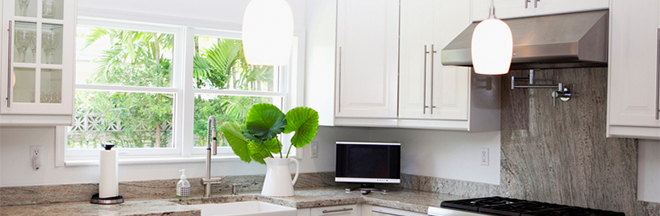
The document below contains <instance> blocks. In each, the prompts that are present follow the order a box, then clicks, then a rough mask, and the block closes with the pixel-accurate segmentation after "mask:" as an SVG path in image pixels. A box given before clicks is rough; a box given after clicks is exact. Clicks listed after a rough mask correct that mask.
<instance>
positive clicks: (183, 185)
mask: <svg viewBox="0 0 660 216" xmlns="http://www.w3.org/2000/svg"><path fill="white" fill-rule="evenodd" d="M179 172H181V180H179V182H178V183H176V198H179V199H181V198H188V197H190V182H188V180H187V179H186V170H185V169H181V170H179Z"/></svg>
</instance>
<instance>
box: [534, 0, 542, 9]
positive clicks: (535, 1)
mask: <svg viewBox="0 0 660 216" xmlns="http://www.w3.org/2000/svg"><path fill="white" fill-rule="evenodd" d="M540 1H541V0H534V8H537V7H538V6H539V5H538V3H539V2H540Z"/></svg>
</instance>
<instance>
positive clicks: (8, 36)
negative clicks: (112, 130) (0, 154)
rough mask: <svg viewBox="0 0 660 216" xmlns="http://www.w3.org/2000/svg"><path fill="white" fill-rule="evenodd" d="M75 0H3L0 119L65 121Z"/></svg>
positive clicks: (19, 122)
mask: <svg viewBox="0 0 660 216" xmlns="http://www.w3.org/2000/svg"><path fill="white" fill-rule="evenodd" d="M75 7H76V2H75V1H74V0H6V1H4V2H3V13H2V14H3V17H2V29H3V30H2V60H1V61H2V63H3V64H2V66H3V67H2V73H1V74H0V76H1V77H2V78H1V79H0V80H2V82H0V124H1V125H69V124H71V122H72V115H73V101H74V97H73V79H74V58H75V21H76V9H75Z"/></svg>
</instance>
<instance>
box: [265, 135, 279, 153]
mask: <svg viewBox="0 0 660 216" xmlns="http://www.w3.org/2000/svg"><path fill="white" fill-rule="evenodd" d="M264 145H266V148H268V151H270V152H272V153H276V154H277V153H280V152H281V151H282V142H280V140H279V139H277V137H275V138H272V139H270V140H268V141H266V142H264Z"/></svg>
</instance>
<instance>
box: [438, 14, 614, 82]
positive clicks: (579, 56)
mask: <svg viewBox="0 0 660 216" xmlns="http://www.w3.org/2000/svg"><path fill="white" fill-rule="evenodd" d="M503 21H504V22H506V23H507V24H508V25H509V27H511V33H512V35H513V58H512V59H511V69H539V68H541V69H543V68H573V67H606V66H607V44H608V35H609V32H608V29H609V28H608V21H609V12H608V11H607V10H599V11H589V12H579V13H568V14H555V15H545V16H537V17H524V18H514V19H504V20H503ZM477 24H479V22H475V23H472V24H471V25H470V26H468V27H467V28H466V29H465V30H464V31H463V32H462V33H461V34H459V35H458V36H457V37H456V38H455V39H454V40H452V41H451V42H450V43H449V44H448V45H447V46H446V47H445V48H444V49H442V55H441V56H442V64H443V65H445V66H446V65H458V66H472V55H471V53H470V47H471V42H472V32H473V31H474V28H475V27H476V26H477Z"/></svg>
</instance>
